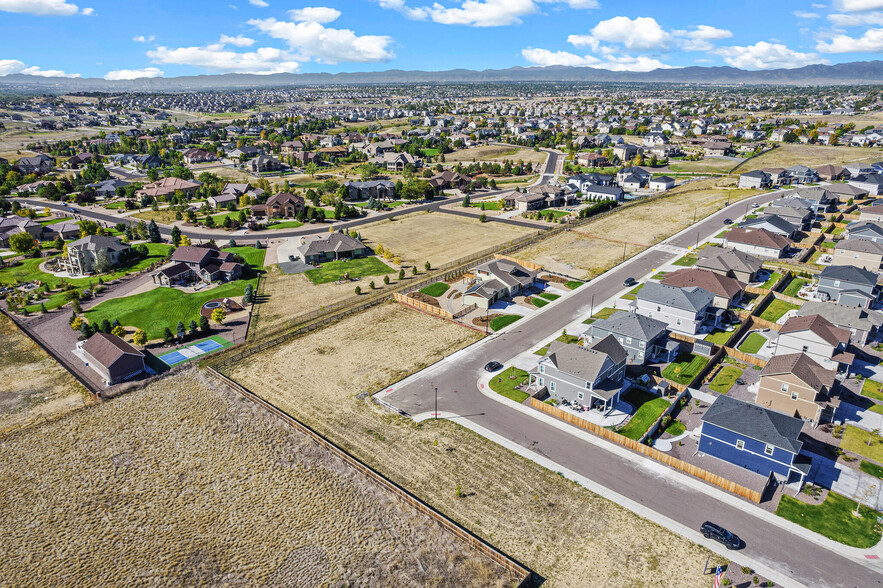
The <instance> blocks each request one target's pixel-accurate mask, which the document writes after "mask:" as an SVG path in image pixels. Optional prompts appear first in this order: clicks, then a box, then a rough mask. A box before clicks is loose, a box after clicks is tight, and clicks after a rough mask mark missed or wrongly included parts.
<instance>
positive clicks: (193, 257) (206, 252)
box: [172, 245, 217, 264]
mask: <svg viewBox="0 0 883 588" xmlns="http://www.w3.org/2000/svg"><path fill="white" fill-rule="evenodd" d="M216 254H217V252H216V251H215V250H214V249H209V248H207V247H195V246H193V245H182V246H181V247H178V248H177V249H175V252H174V253H172V261H182V262H184V263H199V264H202V263H203V262H205V261H206V260H209V259H211V258H213V257H215V255H216Z"/></svg>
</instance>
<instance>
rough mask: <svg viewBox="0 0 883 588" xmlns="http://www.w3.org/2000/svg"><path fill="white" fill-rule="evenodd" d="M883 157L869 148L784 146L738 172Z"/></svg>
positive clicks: (880, 152)
mask: <svg viewBox="0 0 883 588" xmlns="http://www.w3.org/2000/svg"><path fill="white" fill-rule="evenodd" d="M881 156H883V151H881V150H880V149H871V148H868V147H840V146H834V147H830V146H828V145H796V144H790V145H789V144H782V145H779V147H778V148H776V149H773V150H772V151H770V152H768V153H764V154H763V155H759V156H758V157H755V158H754V159H752V160H751V161H749V162H747V163H746V164H745V165H743V166H742V167H740V168H739V169H738V170H736V172H737V173H745V172H747V171H751V170H753V169H763V168H765V167H791V166H792V165H798V164H799V165H807V166H809V167H814V166H817V165H822V164H825V163H832V164H837V163H851V162H853V161H871V160H873V161H877V160H879V159H880V158H881Z"/></svg>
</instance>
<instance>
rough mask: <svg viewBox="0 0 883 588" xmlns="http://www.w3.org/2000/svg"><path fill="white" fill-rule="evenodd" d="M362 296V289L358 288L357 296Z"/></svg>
mask: <svg viewBox="0 0 883 588" xmlns="http://www.w3.org/2000/svg"><path fill="white" fill-rule="evenodd" d="M361 294H362V288H361V287H359V286H356V296H359V295H361Z"/></svg>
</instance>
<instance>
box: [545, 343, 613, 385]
mask: <svg viewBox="0 0 883 588" xmlns="http://www.w3.org/2000/svg"><path fill="white" fill-rule="evenodd" d="M626 357H627V354H626V352H625V350H624V349H623V348H622V346H621V345H620V344H619V342H617V340H616V339H615V338H614V337H613V336H607V337H604V339H601V340H600V341H597V342H595V343H594V344H593V345H590V346H588V347H582V346H580V345H575V344H573V343H563V342H561V341H553V342H552V344H551V345H550V346H549V352H548V354H547V355H546V357H545V359H547V360H549V361H550V362H552V364H553V365H554V366H555V367H556V368H557V369H558V370H559V371H561V372H564V373H565V374H569V375H571V376H575V377H577V378H580V379H582V380H585V381H586V382H592V383H594V382H596V381H597V379H598V377H599V376H600V375H601V373H602V372H604V371H605V370H606V369H608V368H609V367H611V366H612V364H619V363H622V362H624V361H625V360H626ZM540 361H543V360H540Z"/></svg>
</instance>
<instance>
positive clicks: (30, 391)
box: [0, 315, 89, 432]
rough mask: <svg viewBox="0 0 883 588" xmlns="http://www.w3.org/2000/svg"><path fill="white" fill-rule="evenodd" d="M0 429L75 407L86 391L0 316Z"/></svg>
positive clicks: (4, 317)
mask: <svg viewBox="0 0 883 588" xmlns="http://www.w3.org/2000/svg"><path fill="white" fill-rule="evenodd" d="M0 341H3V345H0V382H2V385H0V432H2V431H4V430H8V429H9V428H10V427H17V426H20V425H24V424H27V423H30V422H33V421H35V420H39V419H41V418H44V417H47V416H51V415H53V414H58V413H62V412H67V411H69V410H73V409H75V408H79V407H81V406H83V405H85V404H86V403H87V402H89V395H88V393H87V392H86V390H85V389H84V388H83V387H82V386H81V385H80V384H79V383H78V382H77V381H76V380H75V379H74V378H73V377H72V376H71V375H70V374H69V373H68V372H67V370H65V369H64V368H63V367H61V366H60V365H58V363H56V361H55V360H54V359H52V358H51V357H49V356H48V355H46V353H45V352H44V351H43V350H42V349H41V348H40V347H38V346H37V344H36V343H34V342H33V341H31V340H30V339H29V338H28V337H26V336H25V335H24V334H23V333H22V332H21V331H20V330H19V329H18V327H16V326H15V324H13V322H12V321H11V320H10V319H8V318H6V316H4V315H0Z"/></svg>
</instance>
